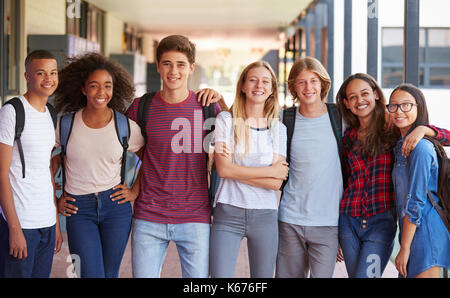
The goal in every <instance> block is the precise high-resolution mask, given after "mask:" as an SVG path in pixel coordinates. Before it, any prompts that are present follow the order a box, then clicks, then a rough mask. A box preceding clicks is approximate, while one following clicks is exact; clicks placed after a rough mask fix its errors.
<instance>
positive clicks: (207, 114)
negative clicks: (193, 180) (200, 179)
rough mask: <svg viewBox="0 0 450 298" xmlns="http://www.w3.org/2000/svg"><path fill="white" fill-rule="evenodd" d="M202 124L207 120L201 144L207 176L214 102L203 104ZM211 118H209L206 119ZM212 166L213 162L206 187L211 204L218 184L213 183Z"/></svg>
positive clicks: (214, 114) (213, 127)
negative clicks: (203, 150) (207, 104)
mask: <svg viewBox="0 0 450 298" xmlns="http://www.w3.org/2000/svg"><path fill="white" fill-rule="evenodd" d="M202 110H203V126H204V127H205V122H206V121H208V123H207V125H206V133H205V140H204V142H203V143H202V144H205V146H204V147H205V154H206V158H205V161H206V175H207V177H208V176H209V175H210V173H209V164H210V162H212V161H211V160H210V154H209V153H210V152H209V144H210V143H211V138H212V134H211V132H213V131H214V129H215V128H216V127H215V119H216V112H215V109H214V104H210V105H209V106H203V107H202ZM208 119H211V120H208ZM214 167H215V165H214V164H213V166H212V169H211V175H210V176H209V187H208V197H209V201H210V203H211V205H212V204H213V202H214V196H215V188H217V186H218V185H215V181H216V179H217V177H213V175H215V174H216V173H214Z"/></svg>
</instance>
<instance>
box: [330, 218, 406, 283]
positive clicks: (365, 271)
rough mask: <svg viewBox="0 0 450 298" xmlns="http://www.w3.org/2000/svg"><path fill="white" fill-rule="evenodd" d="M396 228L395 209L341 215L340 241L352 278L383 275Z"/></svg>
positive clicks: (390, 252) (348, 271)
mask: <svg viewBox="0 0 450 298" xmlns="http://www.w3.org/2000/svg"><path fill="white" fill-rule="evenodd" d="M396 231H397V222H396V215H395V211H394V210H393V209H391V210H388V211H385V212H382V213H378V214H376V215H374V216H371V217H368V218H365V217H351V216H348V215H346V214H343V213H341V214H340V216H339V242H340V245H341V248H342V253H343V254H344V260H345V267H346V268H347V273H348V276H349V277H351V278H367V277H381V275H382V274H383V272H384V269H385V268H386V265H387V262H388V261H389V257H390V256H391V254H392V249H393V247H394V238H395V233H396Z"/></svg>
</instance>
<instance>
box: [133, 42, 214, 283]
mask: <svg viewBox="0 0 450 298" xmlns="http://www.w3.org/2000/svg"><path fill="white" fill-rule="evenodd" d="M156 56H157V57H156V58H157V68H158V72H159V73H160V75H161V78H162V82H163V88H162V90H161V91H159V92H157V93H156V95H155V96H154V97H153V99H152V101H151V103H150V105H149V108H148V110H147V111H144V113H145V114H146V115H147V119H148V120H147V124H146V127H145V131H146V134H147V142H146V146H145V149H144V153H143V162H142V169H141V173H140V178H139V179H140V193H139V196H138V198H137V199H136V202H135V204H134V219H133V232H132V264H133V276H134V277H159V276H160V274H161V267H162V264H163V261H164V257H165V254H166V249H167V246H168V244H169V242H170V241H173V242H175V244H176V246H177V249H178V253H179V257H180V262H181V269H182V276H183V277H187V278H205V277H208V271H209V233H210V218H211V207H210V204H209V199H208V183H207V176H206V168H205V165H206V154H205V153H204V150H203V138H204V135H205V131H204V130H203V114H202V103H201V102H200V100H199V99H198V96H197V94H196V93H195V92H194V91H192V90H189V89H188V86H187V84H188V78H189V76H190V75H191V74H192V73H193V71H194V68H195V45H194V44H193V43H192V42H190V41H189V40H188V39H187V38H186V37H184V36H180V35H172V36H168V37H166V38H164V39H163V40H161V42H160V43H159V45H158V48H157V51H156ZM210 91H212V90H210ZM213 93H215V92H213ZM218 97H219V96H218V94H217V93H215V98H214V99H213V101H217V99H218ZM140 100H141V99H140V98H138V99H136V100H135V101H134V102H133V104H132V105H131V106H130V108H129V109H128V111H127V116H128V117H129V118H130V119H133V120H134V121H137V118H138V116H137V114H138V106H139V101H140ZM222 103H223V99H222ZM213 104H214V105H215V113H216V115H217V114H218V113H219V112H220V110H221V108H220V106H219V104H217V103H213ZM136 184H138V183H135V185H136Z"/></svg>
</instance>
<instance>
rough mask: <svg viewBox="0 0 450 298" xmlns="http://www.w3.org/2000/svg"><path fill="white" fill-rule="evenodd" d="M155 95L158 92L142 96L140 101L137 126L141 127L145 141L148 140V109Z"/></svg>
mask: <svg viewBox="0 0 450 298" xmlns="http://www.w3.org/2000/svg"><path fill="white" fill-rule="evenodd" d="M155 95H156V92H150V93H146V94H144V95H142V97H141V100H140V101H139V105H138V114H137V124H138V125H139V126H140V127H141V133H142V136H143V137H144V139H147V132H146V131H145V128H146V127H147V120H148V119H147V116H148V109H149V107H150V104H151V102H152V100H153V97H154V96H155Z"/></svg>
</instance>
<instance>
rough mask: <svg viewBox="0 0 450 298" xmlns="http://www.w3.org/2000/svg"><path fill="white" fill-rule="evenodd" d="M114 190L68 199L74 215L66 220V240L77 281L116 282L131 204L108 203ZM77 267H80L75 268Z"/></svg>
mask: <svg viewBox="0 0 450 298" xmlns="http://www.w3.org/2000/svg"><path fill="white" fill-rule="evenodd" d="M114 192H115V190H112V189H110V190H107V191H103V192H99V193H95V194H88V195H79V196H78V195H70V194H68V195H69V196H70V197H73V198H74V199H75V200H76V201H75V202H73V203H71V204H73V205H74V206H76V207H78V211H77V214H73V215H72V216H69V217H67V223H66V225H67V238H68V242H69V250H70V254H71V255H72V259H73V260H75V262H74V266H75V271H77V272H80V275H81V276H80V277H83V278H84V277H87V278H91V277H96V278H102V277H107V278H116V277H118V276H119V270H120V263H121V262H122V257H123V254H124V252H125V248H126V246H127V242H128V238H129V235H130V230H131V218H132V211H131V204H130V203H129V202H128V203H125V204H121V205H119V204H118V203H117V202H113V201H111V199H110V197H109V196H110V195H111V194H112V193H114ZM78 266H79V267H78Z"/></svg>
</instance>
